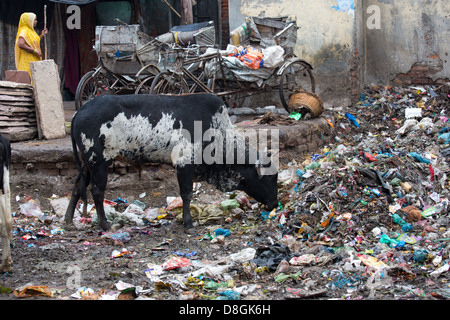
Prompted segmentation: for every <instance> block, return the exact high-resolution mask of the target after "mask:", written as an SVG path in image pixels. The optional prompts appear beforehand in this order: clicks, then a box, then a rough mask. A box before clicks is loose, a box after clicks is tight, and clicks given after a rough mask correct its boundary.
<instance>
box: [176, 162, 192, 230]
mask: <svg viewBox="0 0 450 320" xmlns="http://www.w3.org/2000/svg"><path fill="white" fill-rule="evenodd" d="M193 177H194V166H193V165H184V166H177V179H178V185H179V186H180V196H181V199H182V200H183V223H184V227H185V229H186V230H187V231H188V230H189V229H192V228H193V227H194V225H193V224H192V217H191V211H190V208H189V206H190V204H191V199H192V179H193Z"/></svg>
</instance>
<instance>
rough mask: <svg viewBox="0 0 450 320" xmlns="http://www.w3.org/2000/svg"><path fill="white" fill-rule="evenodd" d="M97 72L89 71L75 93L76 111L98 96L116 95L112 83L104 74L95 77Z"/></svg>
mask: <svg viewBox="0 0 450 320" xmlns="http://www.w3.org/2000/svg"><path fill="white" fill-rule="evenodd" d="M94 73H95V71H94V70H91V71H88V72H87V73H86V74H85V75H84V76H83V77H82V78H81V80H80V82H79V83H78V86H77V91H76V92H75V110H78V109H80V108H81V106H82V105H83V104H85V103H86V102H88V101H89V100H91V99H93V98H95V97H96V96H99V95H102V94H111V93H114V92H113V90H111V88H110V87H109V85H110V83H109V80H108V78H106V77H105V76H104V75H103V74H102V73H98V74H97V75H95V76H94Z"/></svg>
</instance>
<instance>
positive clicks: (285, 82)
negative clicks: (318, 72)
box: [279, 60, 316, 112]
mask: <svg viewBox="0 0 450 320" xmlns="http://www.w3.org/2000/svg"><path fill="white" fill-rule="evenodd" d="M300 89H302V90H306V91H309V92H313V93H314V92H315V90H316V87H315V81H314V76H313V74H312V71H311V66H310V65H308V64H307V63H306V62H303V61H298V60H297V61H293V62H291V63H290V64H288V65H287V66H286V67H285V68H284V70H283V72H282V73H281V75H280V87H279V93H280V100H281V104H282V105H283V107H284V108H285V109H286V111H287V112H291V111H290V110H289V109H290V108H289V105H288V102H289V98H290V96H291V95H292V94H294V93H295V92H296V91H298V90H300Z"/></svg>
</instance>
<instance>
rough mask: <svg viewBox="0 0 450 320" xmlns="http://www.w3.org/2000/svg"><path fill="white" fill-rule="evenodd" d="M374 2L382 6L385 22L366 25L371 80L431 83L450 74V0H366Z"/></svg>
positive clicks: (367, 3) (367, 77) (366, 66)
mask: <svg viewBox="0 0 450 320" xmlns="http://www.w3.org/2000/svg"><path fill="white" fill-rule="evenodd" d="M371 5H375V6H378V7H379V8H380V11H381V14H380V17H381V23H380V28H379V29H377V28H375V29H369V28H368V27H367V25H364V39H365V44H364V47H365V50H364V52H365V56H364V75H365V80H366V81H367V82H375V83H392V84H399V85H401V84H406V85H408V84H429V83H432V82H434V81H439V80H443V79H448V78H449V77H450V61H449V56H448V55H449V52H450V20H449V19H448V17H449V16H450V5H449V2H448V1H446V0H395V1H394V0H367V1H364V6H365V7H366V8H367V7H369V6H371ZM363 13H364V14H365V15H366V17H368V16H370V15H371V14H368V13H367V10H364V12H363Z"/></svg>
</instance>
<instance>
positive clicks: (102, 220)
mask: <svg viewBox="0 0 450 320" xmlns="http://www.w3.org/2000/svg"><path fill="white" fill-rule="evenodd" d="M108 166H109V164H108V163H107V162H102V163H99V164H96V165H95V167H93V168H91V170H90V171H91V179H90V180H91V193H92V198H93V199H94V204H95V209H96V210H97V217H98V223H99V225H100V228H102V229H103V230H105V231H106V230H109V229H110V228H111V224H110V223H109V222H108V221H107V219H106V215H105V209H104V207H103V200H104V198H105V190H106V184H107V182H108Z"/></svg>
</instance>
